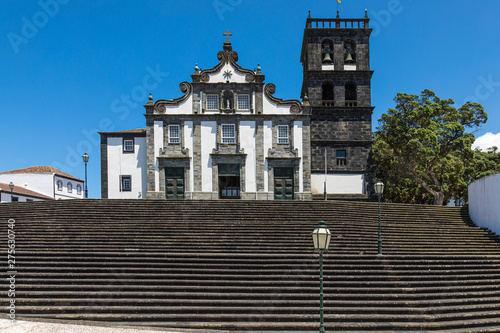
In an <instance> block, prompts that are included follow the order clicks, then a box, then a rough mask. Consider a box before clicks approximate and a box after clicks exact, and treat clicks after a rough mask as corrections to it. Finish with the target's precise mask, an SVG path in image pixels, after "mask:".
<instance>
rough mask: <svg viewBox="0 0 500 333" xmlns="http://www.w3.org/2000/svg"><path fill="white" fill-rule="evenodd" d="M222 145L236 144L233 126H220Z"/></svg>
mask: <svg viewBox="0 0 500 333" xmlns="http://www.w3.org/2000/svg"><path fill="white" fill-rule="evenodd" d="M221 132H222V143H236V130H235V126H234V124H222V125H221Z"/></svg>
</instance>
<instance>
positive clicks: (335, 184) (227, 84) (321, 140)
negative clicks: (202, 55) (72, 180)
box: [100, 15, 373, 200]
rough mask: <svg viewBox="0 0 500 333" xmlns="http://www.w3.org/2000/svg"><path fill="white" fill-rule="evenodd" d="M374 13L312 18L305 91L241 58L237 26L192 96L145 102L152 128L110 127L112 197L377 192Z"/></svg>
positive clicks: (104, 175)
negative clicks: (288, 96) (295, 92)
mask: <svg viewBox="0 0 500 333" xmlns="http://www.w3.org/2000/svg"><path fill="white" fill-rule="evenodd" d="M368 22H369V19H368V17H367V15H365V18H363V19H340V18H338V16H337V18H335V19H321V20H320V19H313V18H311V17H310V16H309V17H308V19H307V21H306V28H305V30H304V39H303V45H302V55H301V62H302V64H303V68H304V81H303V85H302V93H301V100H302V101H300V100H298V99H292V100H283V99H281V98H278V97H276V96H274V93H275V90H276V87H275V85H274V84H273V83H265V76H264V74H263V73H262V72H261V68H260V66H258V67H257V68H256V69H255V70H250V69H246V68H243V67H241V66H240V65H239V64H238V63H237V62H238V53H237V52H236V51H234V50H233V48H232V45H231V42H230V41H229V36H230V35H231V34H230V33H229V31H226V33H225V34H224V35H225V36H226V41H225V42H224V44H223V50H222V51H220V52H219V53H218V54H217V59H218V61H219V62H218V64H216V65H215V66H214V67H212V68H210V69H205V70H200V69H199V68H198V65H196V66H195V69H194V72H193V73H192V74H191V82H182V83H181V84H180V89H181V91H182V93H183V95H182V96H180V97H178V98H174V99H158V100H156V101H155V100H154V99H153V97H152V96H151V95H150V97H149V101H148V102H147V103H146V105H145V109H146V113H145V117H146V129H145V130H144V129H137V130H128V131H121V132H101V133H100V135H101V186H102V197H103V198H148V199H246V200H311V199H313V198H319V197H321V198H323V193H324V191H325V189H326V191H327V193H328V195H329V196H335V195H351V196H357V197H358V198H363V197H367V195H368V194H369V193H370V191H371V185H370V183H371V182H372V179H371V113H372V111H373V107H372V106H371V98H370V79H371V75H372V72H371V71H370V68H369V36H370V33H371V29H369V27H368Z"/></svg>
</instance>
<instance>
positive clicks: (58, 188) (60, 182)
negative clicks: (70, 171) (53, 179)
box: [57, 179, 63, 191]
mask: <svg viewBox="0 0 500 333" xmlns="http://www.w3.org/2000/svg"><path fill="white" fill-rule="evenodd" d="M62 189H63V182H62V180H60V179H59V180H58V181H57V190H58V191H62Z"/></svg>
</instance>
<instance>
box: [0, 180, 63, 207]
mask: <svg viewBox="0 0 500 333" xmlns="http://www.w3.org/2000/svg"><path fill="white" fill-rule="evenodd" d="M9 184H10V183H9ZM9 184H6V183H0V203H4V202H24V201H43V200H54V198H52V197H49V196H47V195H43V194H41V193H38V192H35V191H31V190H28V189H26V188H24V187H21V186H14V188H12V190H11V188H10V186H9Z"/></svg>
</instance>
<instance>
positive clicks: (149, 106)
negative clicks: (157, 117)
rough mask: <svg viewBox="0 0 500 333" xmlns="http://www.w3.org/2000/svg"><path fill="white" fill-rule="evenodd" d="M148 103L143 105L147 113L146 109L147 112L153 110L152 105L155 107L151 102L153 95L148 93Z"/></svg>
mask: <svg viewBox="0 0 500 333" xmlns="http://www.w3.org/2000/svg"><path fill="white" fill-rule="evenodd" d="M148 99H149V100H148V102H147V103H146V105H144V106H145V107H146V112H147V113H149V112H148V109H149V110H153V109H152V107H153V105H155V103H154V102H153V95H151V93H149V98H148Z"/></svg>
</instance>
